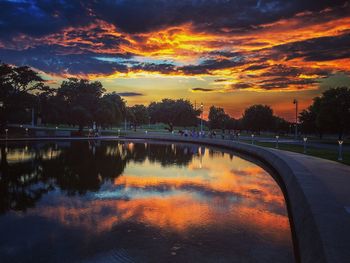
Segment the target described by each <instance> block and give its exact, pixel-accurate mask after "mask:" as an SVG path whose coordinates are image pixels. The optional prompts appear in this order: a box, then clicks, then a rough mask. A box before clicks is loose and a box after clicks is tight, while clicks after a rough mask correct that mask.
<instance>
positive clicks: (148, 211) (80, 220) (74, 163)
mask: <svg viewBox="0 0 350 263" xmlns="http://www.w3.org/2000/svg"><path fill="white" fill-rule="evenodd" d="M0 147H1V163H0V172H1V173H0V261H1V262H65V263H67V262H293V261H294V256H293V246H292V239H291V230H290V225H289V220H288V216H287V211H286V205H285V201H284V197H283V194H282V192H281V190H280V188H279V187H278V185H277V183H276V182H275V181H274V180H273V178H272V177H271V176H270V174H269V173H268V172H267V171H265V170H264V169H263V168H261V167H260V166H258V165H256V164H254V163H252V162H250V161H247V160H245V159H242V158H241V157H239V156H237V155H233V154H232V153H228V152H223V151H221V150H218V149H213V148H206V147H200V146H198V145H191V144H167V143H156V142H145V141H137V142H123V141H120V142H117V141H98V142H88V141H72V142H69V141H60V142H40V143H9V144H7V145H5V144H1V145H0Z"/></svg>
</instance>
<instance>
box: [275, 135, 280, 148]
mask: <svg viewBox="0 0 350 263" xmlns="http://www.w3.org/2000/svg"><path fill="white" fill-rule="evenodd" d="M279 138H280V137H279V136H278V135H276V149H278V139H279Z"/></svg>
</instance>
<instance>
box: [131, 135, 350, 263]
mask: <svg viewBox="0 0 350 263" xmlns="http://www.w3.org/2000/svg"><path fill="white" fill-rule="evenodd" d="M124 138H127V139H151V140H163V141H173V142H188V143H198V144H205V145H210V146H218V147H222V148H226V149H229V150H233V151H237V152H241V153H243V154H247V155H249V156H253V157H254V158H257V159H258V160H261V161H263V162H264V163H265V164H266V165H268V166H269V167H270V168H272V169H273V170H274V171H275V172H276V175H277V181H278V183H279V184H280V186H281V188H282V190H283V192H284V195H285V198H286V203H287V207H288V212H289V217H290V221H291V228H292V232H293V237H294V239H295V240H294V243H295V246H296V251H297V252H296V259H297V261H300V262H308V263H309V262H310V263H319V262H320V263H321V262H330V263H338V262H339V263H341V262H344V263H345V262H350V214H348V213H347V212H346V211H345V209H344V206H342V205H341V204H340V203H339V202H338V201H337V200H336V198H335V197H334V195H333V194H332V193H331V191H329V189H328V188H327V185H325V184H324V182H322V181H321V180H319V179H318V177H317V175H315V174H313V173H312V172H311V171H310V170H309V169H308V167H306V166H305V165H303V164H302V162H300V161H298V159H301V158H309V159H311V160H313V161H315V162H327V163H329V165H331V166H332V165H334V167H335V168H336V169H335V171H334V172H335V173H336V172H337V168H338V167H342V165H341V164H338V163H336V162H331V161H324V160H321V159H319V158H315V157H309V156H304V155H301V154H295V153H294V154H293V153H287V152H284V151H279V150H274V149H268V148H263V147H260V146H255V145H250V144H247V143H238V142H234V141H228V140H218V139H203V138H191V137H182V136H177V135H157V134H145V135H140V134H134V135H128V136H126V137H124ZM293 156H294V157H293ZM349 171H350V169H349ZM343 172H344V171H343ZM348 175H349V179H348V182H349V187H350V173H349V174H348Z"/></svg>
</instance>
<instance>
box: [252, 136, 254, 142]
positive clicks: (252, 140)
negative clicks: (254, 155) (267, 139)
mask: <svg viewBox="0 0 350 263" xmlns="http://www.w3.org/2000/svg"><path fill="white" fill-rule="evenodd" d="M252 144H254V134H252Z"/></svg>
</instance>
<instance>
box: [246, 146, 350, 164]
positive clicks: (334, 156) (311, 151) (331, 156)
mask: <svg viewBox="0 0 350 263" xmlns="http://www.w3.org/2000/svg"><path fill="white" fill-rule="evenodd" d="M247 142H248V141H247ZM255 144H256V145H259V146H263V147H268V148H275V147H276V143H271V142H255ZM278 146H279V149H280V150H284V151H290V152H297V153H302V154H303V153H304V147H303V146H301V145H291V144H284V143H279V144H278ZM306 155H311V156H315V157H319V158H323V159H327V160H332V161H337V162H340V163H343V164H347V165H350V153H349V152H345V151H343V161H338V151H334V150H328V149H316V148H311V147H309V148H307V153H306Z"/></svg>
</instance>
